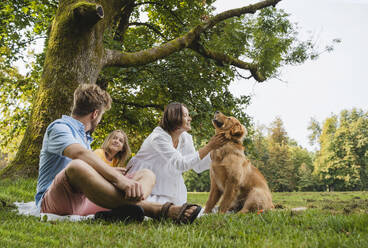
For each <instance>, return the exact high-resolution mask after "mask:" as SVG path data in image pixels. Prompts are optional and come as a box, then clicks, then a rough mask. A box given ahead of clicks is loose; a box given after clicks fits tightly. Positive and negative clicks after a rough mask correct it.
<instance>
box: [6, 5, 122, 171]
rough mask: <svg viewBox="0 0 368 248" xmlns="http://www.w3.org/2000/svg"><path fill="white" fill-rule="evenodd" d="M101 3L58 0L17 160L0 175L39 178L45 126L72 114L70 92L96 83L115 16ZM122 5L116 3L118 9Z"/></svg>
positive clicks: (113, 12) (111, 9) (71, 94)
mask: <svg viewBox="0 0 368 248" xmlns="http://www.w3.org/2000/svg"><path fill="white" fill-rule="evenodd" d="M116 2H117V3H118V2H122V3H124V1H116ZM104 4H105V3H104V1H102V2H101V3H100V4H96V3H92V1H91V2H88V1H60V5H59V8H58V11H57V13H56V16H55V19H54V21H53V23H52V25H51V30H50V34H49V39H48V45H47V51H46V58H45V64H44V67H43V74H42V78H41V81H40V87H39V90H38V93H37V96H36V98H35V100H34V102H33V107H32V112H31V117H30V120H29V124H28V126H27V129H26V132H25V135H24V138H23V140H22V142H21V144H20V147H19V150H18V152H17V154H16V157H15V159H14V160H13V161H12V163H11V164H10V165H9V166H8V167H6V168H5V169H4V171H2V176H4V177H9V176H25V177H35V176H37V174H38V162H39V154H40V150H41V147H42V139H43V135H44V133H45V131H46V128H47V126H48V125H49V124H50V123H51V122H52V121H53V120H55V119H57V118H60V117H61V116H62V115H63V114H70V111H71V109H70V108H71V106H72V101H73V92H74V90H75V89H76V88H77V87H78V85H79V84H81V83H95V82H96V80H97V77H98V75H99V73H100V71H101V69H102V66H103V64H102V61H103V60H102V58H103V56H104V47H103V33H104V31H105V29H106V28H108V26H109V25H110V24H111V22H112V18H114V17H115V16H116V15H117V12H116V11H115V10H114V9H113V8H111V7H112V6H111V5H110V8H107V11H106V10H105V9H104V8H103V5H104ZM122 7H123V5H122V4H116V3H115V9H116V10H119V9H121V8H122ZM106 12H107V13H106ZM115 12H116V13H115ZM107 15H108V16H107Z"/></svg>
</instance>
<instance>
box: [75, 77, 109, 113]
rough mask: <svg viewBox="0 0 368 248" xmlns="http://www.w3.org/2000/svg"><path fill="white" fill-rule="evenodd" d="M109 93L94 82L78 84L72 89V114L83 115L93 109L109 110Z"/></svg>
mask: <svg viewBox="0 0 368 248" xmlns="http://www.w3.org/2000/svg"><path fill="white" fill-rule="evenodd" d="M111 102H112V100H111V97H110V95H109V93H107V92H106V91H104V90H102V89H101V88H100V87H99V86H98V85H96V84H80V85H79V86H78V88H77V89H76V90H75V91H74V102H73V107H72V115H76V116H85V115H88V114H89V113H92V112H93V111H95V110H102V109H103V110H105V111H107V110H109V109H110V108H111Z"/></svg>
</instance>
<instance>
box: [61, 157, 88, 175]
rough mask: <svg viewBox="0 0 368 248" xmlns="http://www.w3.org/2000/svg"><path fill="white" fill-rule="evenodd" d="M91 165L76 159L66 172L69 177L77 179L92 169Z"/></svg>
mask: <svg viewBox="0 0 368 248" xmlns="http://www.w3.org/2000/svg"><path fill="white" fill-rule="evenodd" d="M90 169H91V168H90V166H89V165H88V164H86V163H85V162H84V161H83V160H80V159H75V160H72V161H71V162H70V163H69V164H68V166H67V167H66V169H65V174H66V176H67V177H68V179H75V178H78V177H80V176H81V175H83V174H86V173H88V172H89V170H90Z"/></svg>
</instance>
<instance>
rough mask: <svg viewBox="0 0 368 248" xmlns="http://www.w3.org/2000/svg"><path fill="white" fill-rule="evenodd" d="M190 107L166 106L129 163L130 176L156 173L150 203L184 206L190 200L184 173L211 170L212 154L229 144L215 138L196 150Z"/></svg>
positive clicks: (181, 105) (218, 137) (220, 137)
mask: <svg viewBox="0 0 368 248" xmlns="http://www.w3.org/2000/svg"><path fill="white" fill-rule="evenodd" d="M191 120H192V118H191V117H190V116H189V112H188V109H187V107H186V106H185V105H184V104H182V103H170V104H169V105H167V106H166V108H165V111H164V115H163V117H162V119H161V122H160V125H159V126H158V127H156V128H155V129H154V130H153V132H152V133H151V134H150V135H149V136H148V137H147V138H146V139H145V140H144V142H143V144H142V146H141V148H140V150H139V151H138V153H137V154H136V155H135V156H134V157H133V158H132V159H131V160H130V161H129V163H128V166H127V169H128V170H129V173H132V172H135V171H138V170H141V169H143V168H146V169H149V170H151V171H153V173H155V175H156V184H155V186H154V188H153V190H152V193H151V195H150V196H149V198H148V199H147V201H152V202H159V203H165V202H173V203H174V204H175V205H182V204H184V203H185V202H186V201H187V188H186V187H185V184H184V179H183V176H182V173H183V172H184V171H187V170H190V169H193V170H194V171H196V172H197V173H200V172H202V171H204V170H208V169H209V168H210V164H211V158H210V154H209V153H210V151H211V150H213V149H216V148H218V147H220V146H222V145H223V144H224V143H225V142H226V141H225V138H224V137H223V136H221V135H215V136H213V137H212V138H211V140H210V141H209V142H208V143H207V144H206V145H205V146H204V147H202V148H200V149H199V150H198V151H196V150H195V148H194V144H193V139H192V136H191V135H190V134H189V133H187V131H189V130H191V126H190V122H191Z"/></svg>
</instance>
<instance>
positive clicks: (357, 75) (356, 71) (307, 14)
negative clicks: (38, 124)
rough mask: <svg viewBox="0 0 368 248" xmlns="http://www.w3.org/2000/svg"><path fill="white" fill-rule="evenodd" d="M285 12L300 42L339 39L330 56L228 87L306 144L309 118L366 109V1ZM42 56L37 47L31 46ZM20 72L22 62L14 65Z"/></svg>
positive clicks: (251, 110)
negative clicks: (248, 98) (269, 77)
mask: <svg viewBox="0 0 368 248" xmlns="http://www.w3.org/2000/svg"><path fill="white" fill-rule="evenodd" d="M255 2H257V1H256V0H217V1H216V2H215V7H216V8H217V11H219V12H220V11H224V10H228V9H232V8H239V7H242V6H246V5H248V4H250V3H255ZM277 8H282V9H284V10H285V11H286V12H287V13H289V14H290V15H291V16H290V18H291V20H292V21H293V22H296V23H298V26H299V33H300V37H301V39H305V38H308V37H310V36H311V35H312V36H313V40H314V41H316V43H317V44H318V45H319V47H320V49H319V50H323V48H324V47H325V45H327V44H331V41H332V40H333V39H335V38H339V39H341V40H342V42H341V43H340V44H337V45H335V50H334V51H333V52H331V53H323V54H321V55H320V57H319V58H318V59H317V60H313V61H308V62H306V63H304V64H302V65H299V66H293V67H286V68H283V69H282V74H281V76H280V79H281V80H282V81H280V80H276V79H272V80H268V81H266V82H263V83H256V82H255V81H254V80H239V81H234V82H233V83H232V84H231V87H230V89H231V91H232V92H233V94H234V95H236V96H240V95H251V96H252V102H251V104H250V106H249V107H248V108H247V109H246V112H247V113H248V114H249V115H250V116H251V117H252V118H253V121H254V123H256V124H260V125H261V124H263V125H266V126H269V125H270V123H271V122H272V121H274V120H275V118H276V117H280V118H281V119H282V121H283V123H284V127H285V130H286V131H287V133H288V136H289V137H290V138H292V139H294V140H296V141H297V142H298V144H299V145H301V146H303V147H305V148H307V149H309V150H314V149H316V148H317V147H316V146H310V145H309V141H308V135H309V131H308V129H307V127H308V125H309V123H310V120H311V118H312V117H313V118H315V119H316V120H318V121H319V122H320V123H321V122H323V121H324V120H325V119H326V118H328V117H329V116H331V114H339V113H340V112H341V111H342V110H343V109H352V108H354V107H356V108H361V109H363V110H365V111H367V106H368V97H367V96H366V94H367V93H368V82H367V79H366V72H367V71H368V68H367V67H368V63H367V62H366V61H367V60H368V51H367V49H366V46H367V45H368V28H367V24H368V14H367V13H368V0H282V1H281V2H280V3H279V4H278V5H277ZM35 50H36V52H41V50H42V45H39V46H36V49H35ZM18 66H19V67H20V69H21V70H22V67H24V64H23V65H21V64H18Z"/></svg>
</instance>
